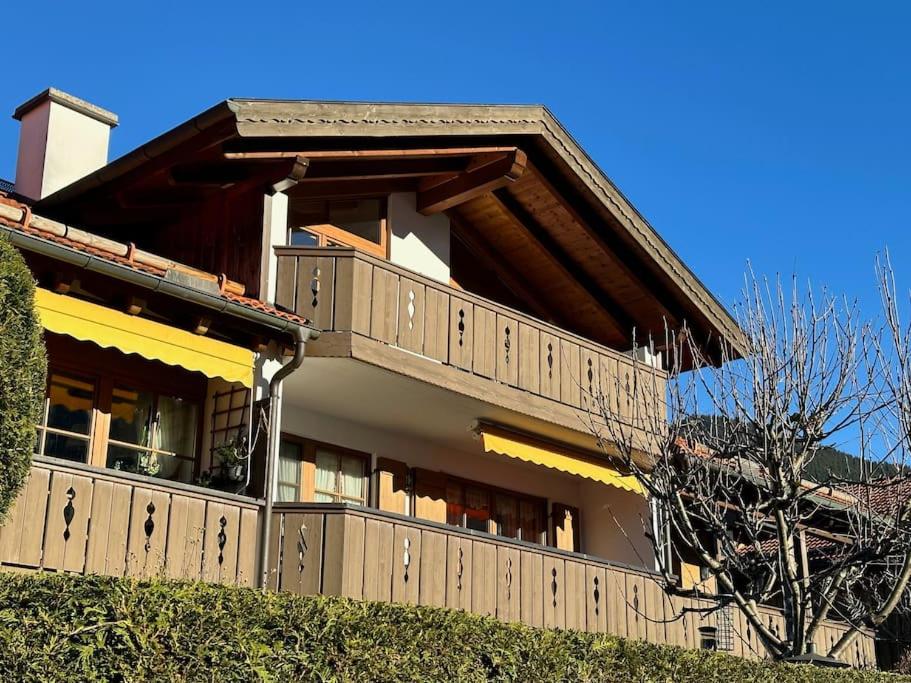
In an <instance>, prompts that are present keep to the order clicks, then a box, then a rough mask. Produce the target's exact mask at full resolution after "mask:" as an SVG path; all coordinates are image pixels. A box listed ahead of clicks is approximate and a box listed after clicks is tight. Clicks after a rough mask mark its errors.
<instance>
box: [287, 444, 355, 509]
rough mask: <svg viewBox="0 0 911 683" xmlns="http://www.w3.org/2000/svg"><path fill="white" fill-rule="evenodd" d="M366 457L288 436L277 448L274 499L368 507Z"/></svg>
mask: <svg viewBox="0 0 911 683" xmlns="http://www.w3.org/2000/svg"><path fill="white" fill-rule="evenodd" d="M369 460H370V459H369V456H368V455H366V454H365V453H359V452H357V451H351V450H348V449H346V448H340V447H338V446H331V445H329V444H322V443H317V442H315V441H308V440H305V439H300V438H297V437H293V436H290V435H286V436H284V437H283V438H282V443H281V447H280V449H279V463H278V491H277V493H276V498H277V500H279V501H281V502H296V501H310V500H312V501H314V502H317V503H354V504H356V505H366V504H367V466H368V463H369Z"/></svg>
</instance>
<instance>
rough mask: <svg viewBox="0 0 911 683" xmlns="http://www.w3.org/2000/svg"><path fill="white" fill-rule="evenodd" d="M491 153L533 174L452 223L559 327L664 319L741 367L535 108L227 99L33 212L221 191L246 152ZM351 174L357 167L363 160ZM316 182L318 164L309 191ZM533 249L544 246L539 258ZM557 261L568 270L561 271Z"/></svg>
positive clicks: (740, 344) (611, 334)
mask: <svg viewBox="0 0 911 683" xmlns="http://www.w3.org/2000/svg"><path fill="white" fill-rule="evenodd" d="M343 140H344V144H343V142H342V141H343ZM295 141H305V142H307V143H308V144H304V145H296V144H295ZM390 141H394V142H391V143H390ZM497 144H512V145H517V146H520V147H521V148H522V149H523V150H526V151H528V153H529V162H530V163H529V167H530V169H531V170H530V171H529V172H525V173H524V174H523V175H522V176H521V177H519V178H518V179H517V180H515V182H514V183H513V185H512V187H511V189H508V188H504V189H503V190H502V191H501V193H500V194H499V195H498V194H497V192H491V193H489V194H487V195H485V196H479V197H474V198H473V199H471V200H470V201H466V202H465V203H464V204H462V205H459V206H454V207H452V208H451V209H449V210H448V212H449V213H450V215H451V217H452V219H453V220H454V221H465V222H468V223H471V222H472V221H481V222H483V224H482V225H481V226H480V230H481V232H482V233H483V235H484V238H485V239H488V240H494V242H491V244H492V245H493V246H494V247H495V249H496V250H497V251H500V252H502V253H510V254H511V255H512V257H513V258H515V259H518V260H519V262H522V263H524V264H525V265H526V266H527V267H524V268H523V275H525V276H526V277H528V278H536V279H535V280H534V282H533V284H535V287H536V290H537V292H538V294H539V295H540V297H542V299H543V298H547V297H550V298H551V299H552V300H551V301H550V303H551V304H552V305H553V306H554V308H555V310H556V311H557V312H558V313H563V314H567V315H570V316H572V317H573V318H574V319H575V320H576V321H579V323H580V325H581V326H582V327H584V329H582V330H577V331H581V332H582V333H583V334H586V336H589V337H590V338H592V339H595V340H596V341H602V342H603V343H613V344H616V343H619V342H618V341H617V340H618V339H619V338H621V337H622V338H623V339H624V340H626V341H629V340H630V335H631V333H632V331H631V330H630V329H628V324H629V323H630V322H632V323H633V324H634V326H635V328H636V329H637V330H638V332H639V334H640V336H644V335H645V333H647V332H651V333H652V334H653V335H662V336H663V333H664V329H663V328H664V325H663V320H664V319H669V320H670V321H671V323H672V325H676V324H679V323H680V322H681V321H682V320H684V319H685V320H686V321H687V322H688V324H689V325H690V328H691V332H692V333H693V335H694V337H695V336H698V337H699V340H698V341H699V343H700V344H706V345H707V344H708V343H709V341H710V340H714V339H717V338H718V337H719V336H721V337H724V338H725V339H726V340H727V342H728V344H729V345H730V346H732V347H733V348H734V350H735V352H736V353H740V354H743V353H745V352H746V349H745V342H744V339H743V335H742V331H741V330H740V329H739V327H738V326H737V324H736V322H735V320H734V319H733V318H732V316H731V315H730V314H729V313H728V311H727V310H725V308H724V306H723V305H721V304H720V303H719V302H718V301H717V300H716V299H715V298H714V297H713V296H712V294H711V293H710V292H709V291H708V290H707V289H706V287H705V286H704V285H703V284H702V283H701V282H700V281H699V280H698V278H697V277H696V276H695V275H694V274H693V273H692V272H691V271H690V270H689V268H688V267H687V266H686V265H685V264H684V263H683V262H682V261H681V260H680V258H679V257H678V256H677V254H675V253H674V251H673V250H672V249H671V248H670V247H669V246H668V244H667V243H666V242H665V241H664V240H663V239H662V238H661V237H660V236H659V235H658V233H657V232H656V231H655V230H654V229H653V228H652V227H651V225H649V223H648V222H647V221H646V220H645V218H643V216H642V215H641V214H640V213H639V212H638V211H637V210H636V209H635V208H634V207H633V206H632V204H631V203H630V202H629V201H628V200H627V199H626V197H624V196H623V194H622V193H621V192H620V191H619V190H618V189H617V187H616V186H615V185H614V184H613V183H612V182H611V181H610V180H609V179H608V178H607V176H606V175H605V174H604V173H603V171H602V170H601V169H600V168H599V167H598V166H597V164H595V162H594V161H593V160H592V159H591V158H590V157H589V156H588V155H587V154H586V153H585V151H584V150H583V149H582V148H581V147H580V146H579V145H578V143H577V142H576V141H575V140H574V139H573V138H572V137H571V136H570V135H569V133H568V132H567V131H566V130H565V129H564V128H563V126H562V125H561V124H560V123H559V121H557V119H556V118H555V117H554V116H553V115H552V114H551V113H550V111H548V110H547V109H546V108H545V107H543V106H529V105H518V106H487V105H449V104H447V105H437V104H387V103H355V102H314V101H284V100H254V99H230V100H226V101H224V102H222V103H220V104H218V105H216V106H215V107H213V108H211V109H209V110H208V111H206V112H204V113H202V114H200V115H199V116H197V117H195V118H194V119H192V120H190V121H188V122H186V123H184V124H182V125H180V126H178V127H177V128H175V129H173V130H171V131H169V132H167V133H165V134H163V135H161V136H159V137H158V138H156V139H154V140H152V141H151V142H149V143H147V144H145V145H143V146H142V147H139V148H137V149H136V150H134V151H132V152H130V153H129V154H127V155H125V156H124V157H121V158H120V159H118V160H116V161H114V162H112V163H110V164H108V165H107V166H105V167H104V168H101V169H99V170H98V171H96V172H94V173H92V174H90V175H88V176H86V177H85V178H83V179H82V180H79V181H77V182H75V183H73V184H72V185H70V186H68V187H66V188H64V189H62V190H60V191H58V192H56V193H54V194H52V195H50V196H49V197H46V198H44V199H42V200H41V201H40V202H38V204H37V208H38V210H40V211H42V212H44V213H46V214H48V215H54V216H59V217H61V218H64V219H66V220H71V219H75V220H77V221H78V220H81V219H80V218H79V216H81V215H82V213H81V212H82V211H83V210H84V209H85V208H87V207H91V210H92V211H93V212H94V214H93V215H97V214H98V209H99V206H100V203H99V202H107V204H105V206H108V207H114V206H115V204H114V202H116V196H117V193H116V192H108V190H110V189H111V188H112V187H114V186H115V185H118V184H120V185H121V186H125V185H129V184H132V185H136V186H139V185H141V186H142V189H143V193H142V196H143V197H147V196H155V195H156V194H162V193H166V192H172V191H177V190H179V188H176V187H175V183H174V182H173V180H174V178H173V176H172V177H171V178H170V181H171V182H170V183H169V182H168V181H162V182H160V183H159V184H157V185H153V184H152V182H153V181H152V180H151V179H152V177H153V174H152V173H150V171H153V172H154V173H160V172H161V171H162V169H163V168H166V167H167V168H172V167H173V165H174V164H176V163H180V162H187V161H191V162H192V163H189V164H187V168H188V170H189V171H191V172H194V173H197V174H199V170H200V168H204V169H208V170H206V171H205V172H204V173H202V174H201V175H207V174H209V175H207V177H210V178H211V177H213V175H211V173H210V171H211V169H212V168H215V167H216V165H219V166H218V167H219V169H221V171H220V173H226V175H225V176H222V175H219V174H218V173H216V174H214V177H219V178H221V177H226V178H232V177H233V176H232V175H231V173H228V172H226V170H225V169H226V168H227V167H228V166H230V168H231V169H233V170H237V169H240V168H242V167H243V164H248V165H254V162H255V165H256V167H257V169H262V168H264V167H265V159H264V158H263V157H262V156H260V157H259V158H257V159H253V160H252V161H251V158H246V159H244V158H242V157H243V156H244V155H245V154H247V153H248V152H249V151H253V152H254V154H261V153H262V151H263V150H266V151H276V154H277V155H281V154H282V153H283V152H282V151H283V150H284V153H285V154H286V156H285V157H284V158H285V160H286V161H287V159H288V158H289V156H288V154H291V155H293V153H294V150H295V149H304V150H306V149H317V150H324V151H325V150H326V149H333V148H334V149H338V147H339V146H341V147H343V148H345V147H351V148H353V149H354V150H361V149H371V148H372V149H375V148H376V146H377V145H386V146H387V148H388V147H389V146H392V147H402V148H405V147H408V146H409V145H410V146H412V147H413V146H414V145H418V146H420V145H424V146H439V147H447V146H448V147H449V148H452V147H453V146H455V147H459V146H465V145H468V146H472V145H473V146H478V145H488V146H489V145H497ZM308 145H309V146H308ZM400 151H402V150H400ZM406 151H407V150H406ZM410 151H411V152H414V151H415V150H414V149H411V150H410ZM450 151H451V149H450ZM272 158H273V160H274V159H278V158H280V156H275V157H272ZM352 158H353V157H352ZM355 161H357V163H360V164H362V165H363V164H364V163H365V162H364V160H363V159H362V158H358V159H355ZM321 163H323V164H330V163H331V164H336V168H337V167H338V165H339V164H340V163H341V162H340V160H338V159H336V160H334V161H332V162H327V161H324V160H314V164H315V165H316V166H319V164H321ZM346 163H354V162H352V161H350V159H349V161H348V162H346ZM232 164H233V165H232ZM324 168H325V167H324ZM313 171H314V167H313V164H312V165H311V171H308V176H307V180H310V179H312V175H313ZM161 177H162V178H164V176H161ZM197 177H199V175H197ZM169 184H170V187H169ZM215 185H216V184H215V183H213V186H215ZM507 189H508V191H507ZM517 217H519V218H518V220H517ZM526 219H531V221H532V222H534V223H535V227H534V230H533V232H534V234H535V235H536V237H531V238H530V237H527V236H523V233H522V232H521V231H520V230H517V229H515V223H516V222H519V223H522V222H525V221H526ZM115 220H116V219H115ZM536 240H537V241H538V242H540V244H539V245H537V246H534V245H533V244H532V242H535V241H536ZM542 245H543V248H544V250H545V251H548V252H549V253H551V254H554V253H557V252H559V253H560V257H558V258H557V259H551V261H548V260H546V259H543V260H540V261H537V260H535V259H541V246H542ZM562 257H568V259H567V258H562ZM554 260H556V261H561V260H562V265H555V264H554V262H553V261H554ZM533 261H534V263H532V262H533ZM561 268H562V271H561ZM567 273H569V274H570V275H573V276H577V277H579V278H584V279H585V280H586V281H587V283H588V285H590V286H587V287H585V289H588V290H589V291H590V292H592V293H593V297H589V298H585V297H580V296H573V295H572V292H576V291H578V290H577V288H576V289H574V288H573V287H571V286H570V285H569V284H567V282H568V278H567ZM576 284H578V283H576ZM595 300H596V301H597V302H599V303H600V304H601V310H599V309H598V307H597V306H595V305H594V303H593V301H595ZM605 312H607V315H605ZM618 321H621V322H622V324H616V323H617V322H618ZM612 323H613V324H612ZM656 328H660V329H656ZM599 335H601V336H603V337H605V339H604V340H601V339H599V338H598V336H599ZM716 353H717V351H716Z"/></svg>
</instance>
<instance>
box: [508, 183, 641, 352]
mask: <svg viewBox="0 0 911 683" xmlns="http://www.w3.org/2000/svg"><path fill="white" fill-rule="evenodd" d="M492 196H493V199H494V201H495V202H496V204H497V206H498V207H499V209H500V210H501V211H502V212H503V213H504V214H505V215H506V216H507V218H509V220H510V222H511V223H513V225H515V226H516V227H517V228H518V229H519V230H520V231H522V232H523V233H524V234H525V236H526V237H527V238H528V240H529V242H530V243H531V244H533V245H534V246H536V247H537V248H538V250H539V251H540V252H541V253H542V254H543V255H544V256H545V257H546V258H547V259H548V260H549V261H550V262H551V264H552V265H554V266H555V267H556V268H558V269H559V270H560V271H561V272H562V273H563V275H564V276H565V277H567V278H569V279H570V280H571V281H573V282H575V283H576V285H577V287H578V289H579V290H581V291H582V293H583V294H585V296H586V297H587V298H588V299H589V300H591V301H592V303H594V304H595V305H596V306H597V307H598V308H599V309H601V310H603V311H604V312H605V314H606V315H607V317H609V318H610V320H611V322H612V323H613V325H614V327H615V328H616V329H617V331H618V332H619V333H620V334H621V335H624V336H625V337H627V338H628V339H631V338H632V334H633V330H634V329H635V328H636V321H635V319H634V318H633V317H632V316H631V315H630V314H629V313H628V312H627V311H626V309H624V308H623V307H622V306H621V305H620V304H619V302H617V300H616V299H614V297H613V296H611V294H609V293H608V292H607V291H606V290H605V289H604V288H603V287H601V285H599V284H598V283H597V282H595V281H594V280H593V279H592V278H590V277H589V276H588V275H586V274H585V273H584V272H583V271H582V269H581V268H580V267H579V265H578V264H576V263H574V262H573V260H572V259H571V258H570V256H569V255H568V254H567V253H566V251H565V250H564V249H563V247H562V246H560V244H559V243H558V242H557V241H556V240H555V239H554V238H553V237H552V236H551V235H550V233H548V232H547V230H545V229H544V228H543V227H542V226H541V225H540V224H539V223H538V221H537V220H536V219H535V217H534V216H532V215H531V214H530V213H529V212H528V211H527V210H526V209H525V207H524V206H522V204H520V203H519V201H518V200H517V199H516V198H515V197H513V196H512V195H511V194H510V193H509V192H508V191H507V190H503V189H501V190H495V191H494V192H493V193H492Z"/></svg>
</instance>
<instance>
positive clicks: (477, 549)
mask: <svg viewBox="0 0 911 683" xmlns="http://www.w3.org/2000/svg"><path fill="white" fill-rule="evenodd" d="M272 525H273V526H272V528H273V534H272V544H271V548H270V562H269V566H270V567H271V570H270V572H269V582H270V587H271V588H273V589H277V590H281V591H290V592H292V593H297V594H301V595H311V594H323V595H341V596H345V597H349V598H354V599H363V600H379V601H384V602H389V601H392V602H402V603H410V604H417V605H428V606H433V607H449V608H453V609H462V610H466V611H469V612H473V613H476V614H481V615H488V616H493V617H497V618H499V619H502V620H505V621H517V622H523V623H525V624H528V625H530V626H537V627H544V628H568V629H577V630H583V631H593V632H598V633H610V634H613V635H617V636H621V637H625V638H633V639H643V640H648V641H650V642H654V643H662V644H671V645H679V646H682V647H689V648H699V647H706V646H708V647H717V648H718V649H720V650H725V651H728V652H730V653H732V654H735V655H738V656H743V657H750V658H761V657H763V654H762V652H763V650H762V645H761V644H760V643H759V642H758V640H757V638H756V637H755V635H754V634H752V632H751V630H750V629H749V628H748V627H747V624H746V622H745V620H744V619H743V618H742V617H741V615H740V613H739V612H738V611H737V610H736V609H733V608H731V607H727V608H721V609H719V610H716V611H714V612H711V613H710V614H707V615H705V614H703V613H700V612H699V611H698V610H700V609H704V608H708V607H712V606H713V605H714V604H715V603H714V602H713V600H712V599H710V598H704V597H677V596H675V597H670V596H668V595H666V594H665V593H664V592H663V591H662V590H661V588H660V587H659V585H658V583H657V582H656V579H657V578H658V577H657V576H656V575H655V574H653V573H651V572H649V571H647V570H644V569H639V568H635V567H630V566H627V565H623V564H619V563H614V562H607V561H604V560H601V559H598V558H595V557H591V556H588V555H583V554H579V553H571V552H565V551H560V550H557V549H555V548H548V547H544V546H541V545H536V544H533V543H527V542H523V541H518V540H511V539H506V538H502V537H497V536H492V535H490V534H486V533H483V532H476V531H471V530H467V529H461V528H456V527H453V526H449V525H444V524H435V523H433V522H427V521H419V520H416V519H414V518H411V517H407V516H403V515H398V514H394V513H388V512H382V511H379V510H374V509H370V508H364V507H359V506H350V505H346V504H331V503H323V504H320V503H280V504H277V505H276V507H275V510H274V513H273V520H272ZM686 609H689V610H697V611H688V612H685V613H684V616H683V617H682V618H677V617H678V615H679V614H680V613H681V611H682V610H686ZM765 614H766V616H767V618H768V621H769V625H770V626H771V627H772V628H774V629H778V630H781V629H784V621H783V619H782V617H781V615H780V614H779V613H777V611H776V610H774V609H772V608H768V609H765ZM844 629H845V626H844V625H843V624H838V623H835V622H828V623H827V624H826V625H825V626H823V627H822V629H821V631H820V634H819V640H820V641H821V642H820V643H819V645H820V647H819V648H818V649H823V643H825V644H829V643H834V642H835V641H836V640H837V639H838V637H839V635H840V634H841V633H842V632H843V631H844ZM856 643H857V646H856V647H855V648H853V649H852V650H851V652H850V653H849V654H848V655H847V656H846V660H847V661H848V663H850V664H851V665H853V666H858V667H871V666H875V663H876V657H875V652H874V640H873V637H872V635H871V634H865V636H864V637H862V638H859V639H857V641H856Z"/></svg>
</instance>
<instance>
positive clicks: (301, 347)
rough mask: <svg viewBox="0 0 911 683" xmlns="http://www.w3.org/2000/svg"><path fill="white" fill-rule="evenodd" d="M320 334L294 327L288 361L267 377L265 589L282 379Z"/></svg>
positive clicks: (261, 549)
mask: <svg viewBox="0 0 911 683" xmlns="http://www.w3.org/2000/svg"><path fill="white" fill-rule="evenodd" d="M318 337H319V331H318V330H314V329H311V328H305V327H297V328H295V329H294V338H295V339H294V357H293V358H292V359H291V361H290V362H289V363H286V364H285V365H283V366H281V367H280V368H279V369H278V371H277V372H276V373H275V374H274V375H273V376H272V379H271V380H270V381H269V443H268V447H267V452H266V472H265V479H264V482H265V483H264V489H265V490H264V493H265V499H266V504H265V507H264V508H263V525H262V533H261V535H260V543H259V587H260V588H261V589H262V590H263V591H265V590H266V586H267V585H268V581H269V544H270V541H271V534H272V505H273V503H274V498H275V482H274V479H275V470H276V466H277V463H278V453H279V449H280V447H281V434H282V429H281V420H279V419H278V417H279V408H280V405H281V390H282V382H283V381H284V380H285V378H286V377H287V376H288V375H290V374H291V373H292V372H294V371H295V370H297V369H298V368H299V367H300V366H301V363H303V362H304V355H305V353H306V349H307V342H308V341H309V340H311V339H316V338H318Z"/></svg>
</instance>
